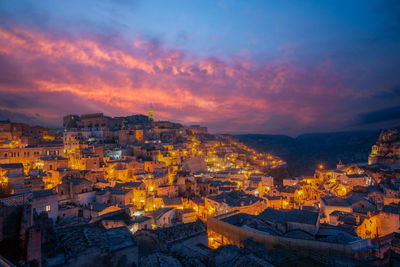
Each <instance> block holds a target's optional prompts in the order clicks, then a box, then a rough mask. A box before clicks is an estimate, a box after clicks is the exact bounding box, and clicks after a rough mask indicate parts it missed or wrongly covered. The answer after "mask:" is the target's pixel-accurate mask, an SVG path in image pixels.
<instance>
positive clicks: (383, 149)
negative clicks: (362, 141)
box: [368, 129, 400, 165]
mask: <svg viewBox="0 0 400 267" xmlns="http://www.w3.org/2000/svg"><path fill="white" fill-rule="evenodd" d="M399 163H400V132H399V130H396V129H390V130H385V131H383V132H382V133H381V134H380V136H379V138H378V141H377V142H376V144H375V145H373V146H372V151H371V154H370V155H369V157H368V164H370V165H372V164H383V165H391V164H399Z"/></svg>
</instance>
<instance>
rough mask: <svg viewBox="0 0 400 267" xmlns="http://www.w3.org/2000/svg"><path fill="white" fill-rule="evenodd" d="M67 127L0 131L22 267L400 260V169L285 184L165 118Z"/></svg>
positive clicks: (269, 163) (80, 121)
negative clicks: (285, 258) (216, 256)
mask: <svg viewBox="0 0 400 267" xmlns="http://www.w3.org/2000/svg"><path fill="white" fill-rule="evenodd" d="M63 126H64V128H63V130H62V131H59V132H57V131H55V130H49V129H46V128H43V127H31V126H29V125H26V124H20V123H12V122H9V121H5V122H0V190H1V192H0V227H1V229H3V230H2V231H0V242H1V243H3V244H7V242H9V243H10V244H13V246H10V247H9V250H8V251H7V250H6V251H5V252H6V253H5V255H6V257H7V258H8V259H9V260H11V261H13V262H25V263H32V264H38V265H43V266H58V265H66V266H68V265H70V266H80V265H85V264H88V263H89V262H91V261H95V259H96V258H97V259H98V258H101V259H102V261H101V264H104V265H112V266H120V265H131V264H139V263H140V262H141V258H143V262H146V261H149V262H153V261H154V260H155V259H158V256H157V257H155V256H154V255H153V256H152V255H151V253H150V252H152V251H157V253H161V252H162V253H164V256H165V257H170V256H171V255H170V253H171V251H172V248H173V247H178V245H179V246H186V247H187V248H190V247H192V248H191V249H194V245H195V244H196V246H197V245H198V244H202V245H203V249H204V247H208V248H209V249H216V248H219V247H221V246H225V245H230V244H234V245H236V246H238V247H243V242H245V240H247V239H249V238H252V239H254V240H255V241H257V242H258V243H264V244H265V245H266V247H271V248H272V247H274V246H276V245H282V246H286V247H287V248H289V249H293V250H300V251H302V250H306V251H307V250H308V251H310V250H313V251H314V252H315V251H318V253H320V255H326V257H325V258H323V260H324V261H327V260H328V259H329V257H338V256H339V255H343V256H345V257H346V259H349V258H351V259H357V260H360V261H365V260H369V261H370V260H371V257H372V256H373V257H374V259H373V260H376V261H382V260H383V259H386V258H387V255H388V253H389V252H390V253H392V251H395V247H396V245H395V244H397V243H396V242H397V241H398V236H397V235H394V234H393V233H396V232H398V229H399V226H400V224H399V222H400V221H399V214H400V212H399V211H400V209H399V205H400V204H399V203H400V175H399V172H398V169H396V166H389V167H388V166H386V165H376V164H375V165H371V164H370V165H368V164H365V165H363V164H353V165H344V164H342V163H341V162H340V163H339V164H338V166H337V168H335V169H327V168H325V167H324V166H319V167H318V169H317V170H316V171H315V174H314V175H313V176H310V177H301V178H294V177H288V178H285V179H278V178H277V177H273V176H271V175H268V173H269V170H271V169H275V168H284V167H285V165H286V163H285V162H284V161H283V160H282V159H280V158H279V157H276V156H274V155H271V154H268V153H259V152H257V151H256V150H254V149H250V148H248V147H247V146H245V145H244V144H242V143H240V142H239V141H238V140H236V139H235V138H233V137H232V136H230V135H212V134H208V133H207V128H205V127H201V126H197V125H194V126H183V125H181V124H177V123H172V122H166V121H155V120H154V111H151V112H150V113H149V116H144V115H134V116H128V117H115V118H111V117H107V116H104V115H103V114H102V113H98V114H86V115H81V116H79V115H68V116H66V117H64V120H63ZM374 149H375V148H374ZM374 151H375V150H374ZM374 153H375V152H374ZM206 225H207V226H206ZM389 237H390V238H389ZM15 240H18V242H14V241H15ZM118 240H119V241H118ZM13 242H14V243H13ZM377 248H379V249H377ZM15 251H18V252H19V253H15ZM202 251H203V250H202ZM203 252H204V251H203ZM203 252H201V253H203ZM204 253H206V252H204ZM207 253H208V252H207ZM207 253H206V254H207ZM368 257H369V258H368ZM367 258H368V259H367ZM173 261H174V260H172V262H173Z"/></svg>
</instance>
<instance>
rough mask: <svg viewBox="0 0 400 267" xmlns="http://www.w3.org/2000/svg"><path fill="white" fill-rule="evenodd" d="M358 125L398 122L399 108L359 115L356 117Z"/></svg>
mask: <svg viewBox="0 0 400 267" xmlns="http://www.w3.org/2000/svg"><path fill="white" fill-rule="evenodd" d="M357 120H358V124H360V125H363V124H374V123H381V122H387V121H400V106H395V107H390V108H384V109H380V110H376V111H371V112H366V113H361V114H359V115H358V116H357Z"/></svg>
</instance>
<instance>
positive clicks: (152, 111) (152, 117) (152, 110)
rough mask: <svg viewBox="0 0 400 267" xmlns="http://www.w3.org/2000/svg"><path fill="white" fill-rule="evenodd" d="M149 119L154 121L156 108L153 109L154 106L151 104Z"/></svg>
mask: <svg viewBox="0 0 400 267" xmlns="http://www.w3.org/2000/svg"><path fill="white" fill-rule="evenodd" d="M149 119H150V120H151V121H154V108H153V104H151V103H150V107H149Z"/></svg>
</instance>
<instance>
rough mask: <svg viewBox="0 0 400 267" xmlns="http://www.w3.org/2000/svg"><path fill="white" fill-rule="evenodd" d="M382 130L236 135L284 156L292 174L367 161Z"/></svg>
mask: <svg viewBox="0 0 400 267" xmlns="http://www.w3.org/2000/svg"><path fill="white" fill-rule="evenodd" d="M379 134H380V131H353V132H336V133H311V134H303V135H300V136H298V137H296V138H292V137H289V136H285V135H264V134H243V135H235V137H236V138H238V139H239V140H240V141H241V142H243V143H245V144H246V145H248V146H249V147H251V148H254V149H256V150H257V151H260V152H269V153H272V154H274V155H277V156H279V157H282V158H283V159H284V160H285V161H286V162H287V163H288V170H289V173H290V174H291V175H295V176H297V175H310V174H312V173H313V171H314V169H315V168H316V167H317V166H318V165H319V164H321V163H322V164H324V165H326V166H327V167H328V168H333V167H335V166H336V164H337V163H338V162H339V160H342V162H343V163H351V162H367V161H368V155H369V153H370V152H371V146H372V145H374V144H375V142H376V140H377V139H378V137H379Z"/></svg>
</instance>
